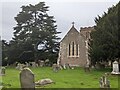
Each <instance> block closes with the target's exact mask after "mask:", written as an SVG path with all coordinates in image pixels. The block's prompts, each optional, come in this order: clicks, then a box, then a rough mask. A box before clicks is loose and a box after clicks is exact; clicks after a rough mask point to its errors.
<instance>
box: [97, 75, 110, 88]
mask: <svg viewBox="0 0 120 90" xmlns="http://www.w3.org/2000/svg"><path fill="white" fill-rule="evenodd" d="M99 84H100V88H110V81H109V80H108V79H107V76H106V75H104V76H102V77H100V81H99Z"/></svg>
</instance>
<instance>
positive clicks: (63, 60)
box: [57, 23, 94, 67]
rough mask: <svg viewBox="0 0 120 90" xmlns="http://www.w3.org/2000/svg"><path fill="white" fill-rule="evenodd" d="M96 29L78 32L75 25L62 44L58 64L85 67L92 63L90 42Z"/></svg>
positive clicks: (88, 28)
mask: <svg viewBox="0 0 120 90" xmlns="http://www.w3.org/2000/svg"><path fill="white" fill-rule="evenodd" d="M91 31H94V27H84V28H81V29H80V31H78V30H77V29H76V28H75V26H74V23H73V25H72V27H71V28H70V30H69V31H68V33H67V34H66V35H65V36H64V38H63V39H62V40H61V42H60V51H59V57H58V60H57V64H60V65H63V66H64V65H65V64H69V65H70V66H79V67H83V66H85V65H86V64H87V63H90V60H89V57H88V48H89V46H88V42H89V40H90V33H91Z"/></svg>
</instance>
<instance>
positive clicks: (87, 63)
mask: <svg viewBox="0 0 120 90" xmlns="http://www.w3.org/2000/svg"><path fill="white" fill-rule="evenodd" d="M84 70H85V72H90V63H89V62H86V64H85V67H84Z"/></svg>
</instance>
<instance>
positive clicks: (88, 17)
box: [0, 0, 119, 41]
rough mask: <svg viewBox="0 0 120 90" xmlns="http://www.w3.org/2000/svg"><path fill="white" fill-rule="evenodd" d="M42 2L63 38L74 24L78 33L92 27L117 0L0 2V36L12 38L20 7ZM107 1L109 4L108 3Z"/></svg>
mask: <svg viewBox="0 0 120 90" xmlns="http://www.w3.org/2000/svg"><path fill="white" fill-rule="evenodd" d="M40 1H44V2H45V3H46V6H49V12H48V13H49V15H52V16H54V19H55V20H56V24H57V31H60V32H62V33H61V34H60V35H59V37H61V38H63V37H64V36H65V34H66V33H67V32H68V31H69V29H70V28H71V26H72V22H75V27H76V29H77V30H78V31H79V30H80V28H81V27H89V26H94V25H95V22H94V19H95V17H97V16H98V15H100V16H101V15H102V14H103V13H104V12H107V10H108V8H109V7H112V6H113V5H116V4H117V3H118V2H119V0H9V1H8V0H1V1H0V36H2V39H5V40H7V41H9V40H11V39H12V37H13V31H14V30H13V27H15V26H16V22H15V20H14V17H15V16H17V14H18V13H19V12H20V11H21V8H20V7H21V6H23V5H28V4H33V5H35V4H37V3H39V2H40ZM108 1H109V2H108Z"/></svg>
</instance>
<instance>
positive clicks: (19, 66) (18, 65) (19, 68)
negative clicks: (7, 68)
mask: <svg viewBox="0 0 120 90" xmlns="http://www.w3.org/2000/svg"><path fill="white" fill-rule="evenodd" d="M24 67H26V65H24V64H20V63H18V64H17V67H16V69H18V70H22V69H23V68H24Z"/></svg>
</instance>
